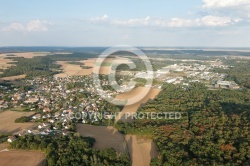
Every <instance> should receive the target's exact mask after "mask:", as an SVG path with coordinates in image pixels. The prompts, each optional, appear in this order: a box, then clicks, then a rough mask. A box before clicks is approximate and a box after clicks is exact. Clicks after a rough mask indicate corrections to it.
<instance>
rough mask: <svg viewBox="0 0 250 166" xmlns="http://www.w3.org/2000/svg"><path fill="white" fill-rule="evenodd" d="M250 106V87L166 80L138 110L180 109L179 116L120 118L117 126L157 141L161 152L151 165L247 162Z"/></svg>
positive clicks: (238, 163) (123, 130)
mask: <svg viewBox="0 0 250 166" xmlns="http://www.w3.org/2000/svg"><path fill="white" fill-rule="evenodd" d="M249 110H250V91H249V90H245V91H232V90H218V91H210V90H208V89H207V88H206V87H205V86H204V85H203V84H199V83H194V84H191V85H190V86H189V87H188V88H186V89H183V88H182V87H180V86H177V85H171V84H165V85H164V87H163V90H162V91H161V92H160V94H159V95H158V96H157V97H156V98H155V100H153V101H149V102H148V103H147V104H145V105H144V106H142V107H141V108H140V109H139V112H141V113H145V114H146V113H147V112H158V113H160V112H180V113H181V115H182V118H181V119H176V120H173V119H172V120H171V119H164V118H163V119H141V120H140V119H137V120H135V122H134V123H132V124H129V123H121V122H119V123H118V124H117V128H118V129H119V130H120V131H121V132H122V133H126V134H128V133H132V134H138V135H147V136H150V137H152V138H153V139H154V140H155V141H156V144H157V146H158V149H159V151H160V155H161V157H160V158H159V159H154V160H152V165H157V163H161V164H163V165H203V164H204V165H232V163H234V165H249V164H250V163H249V159H250V154H249V148H250V132H249V131H250V130H249V128H250V121H249V117H250V111H249Z"/></svg>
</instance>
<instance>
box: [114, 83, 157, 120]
mask: <svg viewBox="0 0 250 166" xmlns="http://www.w3.org/2000/svg"><path fill="white" fill-rule="evenodd" d="M145 88H146V87H138V88H135V89H133V90H131V91H129V92H127V93H122V94H120V95H118V96H117V97H116V98H117V99H129V98H131V97H133V96H135V95H136V94H139V93H141V92H142V91H144V90H147V89H145ZM159 92H160V89H153V88H151V89H150V91H149V92H148V94H147V95H146V96H145V97H144V98H143V99H141V100H140V101H138V102H137V103H135V104H132V105H126V106H125V107H124V108H123V110H122V111H121V113H120V114H119V116H118V119H116V120H117V121H119V120H122V121H123V122H132V119H131V118H126V117H125V114H126V113H135V112H136V111H137V109H138V108H139V107H140V105H141V104H143V103H146V102H147V101H148V100H149V99H154V98H155V97H156V96H157V95H158V94H159Z"/></svg>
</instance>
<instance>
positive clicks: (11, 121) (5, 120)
mask: <svg viewBox="0 0 250 166" xmlns="http://www.w3.org/2000/svg"><path fill="white" fill-rule="evenodd" d="M33 114H34V112H16V111H4V112H1V113H0V133H8V134H13V133H17V132H20V131H22V130H24V129H30V128H32V127H33V126H34V124H33V123H15V120H16V119H17V118H19V117H22V116H31V115H33Z"/></svg>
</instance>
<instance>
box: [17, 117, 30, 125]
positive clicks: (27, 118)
mask: <svg viewBox="0 0 250 166" xmlns="http://www.w3.org/2000/svg"><path fill="white" fill-rule="evenodd" d="M29 121H30V118H29V117H27V116H22V117H20V118H17V119H16V120H15V123H25V122H29Z"/></svg>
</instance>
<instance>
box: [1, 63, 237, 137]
mask: <svg viewBox="0 0 250 166" xmlns="http://www.w3.org/2000/svg"><path fill="white" fill-rule="evenodd" d="M215 67H217V68H223V69H228V68H229V66H225V65H222V63H221V62H220V61H219V60H215V61H209V62H207V61H206V62H205V61H198V62H193V63H192V64H190V63H186V61H183V63H179V64H173V65H168V66H165V67H163V68H162V69H159V70H157V71H155V72H151V73H148V72H144V71H140V72H136V73H132V72H129V71H128V74H127V75H123V76H120V78H119V79H120V80H126V81H129V80H130V79H136V78H143V79H147V77H150V78H151V77H152V76H153V77H154V79H156V80H157V81H158V82H157V84H154V85H153V87H154V88H159V89H160V88H161V86H162V85H163V83H169V84H180V85H181V86H183V87H184V88H186V87H188V86H189V84H190V83H192V82H201V83H204V84H205V85H206V86H207V87H208V88H209V89H211V90H216V89H219V88H226V89H239V88H240V87H239V86H238V85H237V84H236V83H235V82H233V81H225V80H224V79H225V77H226V75H225V74H219V73H214V72H212V69H213V68H215ZM133 76H134V77H133ZM19 81H20V82H21V84H22V85H25V87H26V88H22V89H20V88H17V87H14V86H13V85H11V86H10V87H7V86H2V85H1V86H0V89H1V93H0V109H2V110H9V109H10V110H16V111H26V112H35V114H34V115H32V116H30V117H28V119H29V120H28V122H31V123H35V124H36V125H35V127H33V128H32V129H25V130H22V131H19V132H17V133H14V135H19V136H21V135H25V134H36V135H37V134H38V135H53V134H62V135H67V134H68V133H69V132H75V127H76V124H77V123H83V124H94V125H107V124H109V125H110V124H113V123H114V121H115V117H114V116H112V115H113V114H115V113H119V112H120V111H121V108H119V107H118V106H116V105H112V104H110V103H108V102H107V101H105V100H104V98H106V99H107V98H111V97H114V96H116V95H118V94H119V93H122V92H124V91H126V90H127V89H129V88H131V87H128V86H126V85H121V89H120V90H119V91H118V92H117V91H114V90H112V88H110V85H109V84H110V83H109V81H108V78H107V77H105V76H104V77H102V79H101V82H100V84H101V85H102V87H103V89H105V93H103V92H101V91H100V90H99V89H96V88H95V86H94V84H93V75H87V76H68V77H65V78H61V77H42V78H41V77H35V78H32V79H22V80H19ZM112 83H113V82H112ZM112 83H111V84H112ZM100 115H101V117H100ZM103 117H104V118H103ZM14 139H15V137H14V136H10V138H9V140H8V142H12V141H13V140H14Z"/></svg>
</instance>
